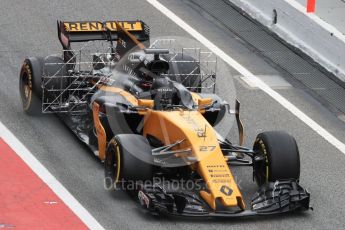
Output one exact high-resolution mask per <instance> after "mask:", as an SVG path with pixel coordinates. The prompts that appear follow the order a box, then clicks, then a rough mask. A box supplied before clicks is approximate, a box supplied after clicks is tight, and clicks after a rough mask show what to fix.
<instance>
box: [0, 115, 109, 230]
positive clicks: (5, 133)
mask: <svg viewBox="0 0 345 230" xmlns="http://www.w3.org/2000/svg"><path fill="white" fill-rule="evenodd" d="M0 137H1V138H3V139H4V140H5V142H6V143H7V144H8V145H9V146H10V147H11V148H12V149H13V150H14V151H15V152H16V153H17V155H18V156H19V157H20V158H22V160H23V161H24V162H25V163H26V164H27V165H28V166H29V167H30V168H31V169H32V170H33V171H34V172H35V173H36V174H37V175H38V176H39V177H40V178H41V179H42V180H43V181H44V182H45V183H46V184H47V185H48V186H49V187H50V188H51V189H52V190H53V192H54V193H55V194H56V195H57V196H58V197H59V198H60V199H61V200H62V201H63V202H64V203H65V204H66V205H67V206H68V207H69V208H70V209H71V210H72V211H73V212H74V213H75V215H77V216H78V217H79V218H80V219H81V220H82V221H83V222H84V223H85V225H86V226H87V227H88V228H90V229H104V228H103V227H102V226H101V225H100V224H99V223H98V222H97V220H96V219H95V218H94V217H93V216H92V215H91V214H90V213H89V212H88V211H87V210H86V209H85V208H84V207H83V206H82V205H81V204H80V203H79V202H78V201H77V200H76V199H75V198H74V197H73V196H72V194H70V193H69V192H68V191H67V189H66V188H65V187H64V186H63V185H62V184H61V183H60V182H59V181H58V180H57V179H56V178H55V177H54V176H53V175H52V174H51V173H50V172H49V171H48V170H47V169H46V168H45V167H44V166H43V165H42V164H41V163H40V162H39V161H38V160H37V159H36V158H35V157H34V155H33V154H32V153H30V151H29V150H28V149H27V148H26V147H25V146H24V145H23V144H22V143H21V142H20V141H19V140H18V139H17V138H16V137H15V136H14V135H13V134H12V133H11V131H9V130H8V129H7V128H6V127H5V126H4V124H3V123H2V122H0ZM19 218H20V217H19Z"/></svg>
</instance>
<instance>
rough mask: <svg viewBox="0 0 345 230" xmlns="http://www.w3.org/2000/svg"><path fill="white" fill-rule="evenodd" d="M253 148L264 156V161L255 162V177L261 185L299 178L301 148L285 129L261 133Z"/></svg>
mask: <svg viewBox="0 0 345 230" xmlns="http://www.w3.org/2000/svg"><path fill="white" fill-rule="evenodd" d="M253 149H254V151H256V152H258V153H259V154H261V156H263V157H264V161H262V162H259V163H256V164H254V178H255V180H256V182H257V184H258V185H259V186H261V185H263V184H265V183H267V182H275V181H277V180H286V179H293V180H297V181H298V180H299V176H300V157H299V150H298V146H297V143H296V140H295V139H294V138H293V137H292V136H291V135H290V134H288V133H286V132H284V131H270V132H264V133H260V134H259V135H258V136H257V138H256V141H255V143H254V147H253Z"/></svg>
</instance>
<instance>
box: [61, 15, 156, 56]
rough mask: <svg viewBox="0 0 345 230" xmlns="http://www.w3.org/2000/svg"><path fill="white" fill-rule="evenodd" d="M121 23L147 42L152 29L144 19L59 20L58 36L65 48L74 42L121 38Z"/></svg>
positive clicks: (127, 29) (141, 40) (68, 47)
mask: <svg viewBox="0 0 345 230" xmlns="http://www.w3.org/2000/svg"><path fill="white" fill-rule="evenodd" d="M118 25H120V26H121V27H122V28H123V29H125V30H126V31H128V32H130V33H131V35H133V36H134V37H135V38H136V39H137V40H138V41H140V42H145V41H148V40H149V38H150V29H149V27H148V26H147V25H146V24H145V23H144V22H143V21H105V22H99V21H76V22H62V21H58V22H57V26H58V37H59V40H60V42H61V44H62V46H63V48H64V49H66V50H68V49H70V44H71V43H72V42H87V41H95V40H110V37H111V40H113V41H117V40H118V39H119V31H120V30H121V29H119V28H118V27H119V26H118Z"/></svg>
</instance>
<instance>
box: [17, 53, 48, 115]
mask: <svg viewBox="0 0 345 230" xmlns="http://www.w3.org/2000/svg"><path fill="white" fill-rule="evenodd" d="M43 63H44V61H43V58H38V57H31V58H27V59H25V60H24V63H23V66H22V68H21V71H20V79H19V92H20V96H21V99H22V104H23V109H24V111H25V112H26V113H27V114H30V115H36V114H40V113H41V97H42V88H41V81H42V80H41V79H42V70H43Z"/></svg>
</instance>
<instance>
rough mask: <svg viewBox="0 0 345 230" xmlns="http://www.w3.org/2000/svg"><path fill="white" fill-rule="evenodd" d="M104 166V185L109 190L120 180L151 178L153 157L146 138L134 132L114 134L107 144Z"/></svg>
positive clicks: (128, 181)
mask: <svg viewBox="0 0 345 230" xmlns="http://www.w3.org/2000/svg"><path fill="white" fill-rule="evenodd" d="M104 167H105V183H106V184H105V186H106V188H107V189H110V190H113V189H114V185H116V184H118V183H120V182H126V183H138V182H141V181H146V180H152V177H153V157H152V152H151V147H150V145H149V143H148V141H147V139H146V138H145V137H143V136H141V135H135V134H121V135H117V136H115V137H114V138H113V139H111V140H110V142H109V144H108V148H107V151H106V157H105V161H104Z"/></svg>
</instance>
